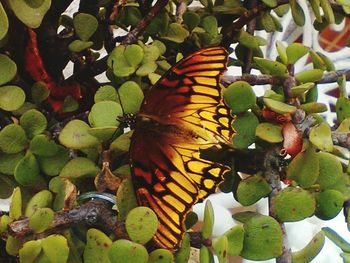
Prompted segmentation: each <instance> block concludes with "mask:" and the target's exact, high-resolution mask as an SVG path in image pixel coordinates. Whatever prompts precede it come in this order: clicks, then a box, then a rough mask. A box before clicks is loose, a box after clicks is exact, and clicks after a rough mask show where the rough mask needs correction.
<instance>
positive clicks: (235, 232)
mask: <svg viewBox="0 0 350 263" xmlns="http://www.w3.org/2000/svg"><path fill="white" fill-rule="evenodd" d="M224 235H225V236H226V237H227V241H228V249H227V253H228V254H229V255H230V256H238V255H240V254H241V251H242V249H243V241H244V227H243V225H236V226H234V227H232V228H230V229H229V230H227V231H226V232H225V234H224Z"/></svg>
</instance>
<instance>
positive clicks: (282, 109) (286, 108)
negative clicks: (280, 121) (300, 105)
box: [263, 98, 297, 114]
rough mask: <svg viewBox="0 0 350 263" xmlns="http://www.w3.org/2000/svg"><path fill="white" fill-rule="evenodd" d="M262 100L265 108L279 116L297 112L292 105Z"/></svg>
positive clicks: (267, 99)
mask: <svg viewBox="0 0 350 263" xmlns="http://www.w3.org/2000/svg"><path fill="white" fill-rule="evenodd" d="M263 100H264V103H265V105H266V107H268V108H269V109H271V110H272V111H274V112H277V113H280V114H284V113H294V112H295V111H296V110H297V108H296V107H295V106H293V105H289V104H286V103H283V102H280V101H277V100H274V99H270V98H264V99H263Z"/></svg>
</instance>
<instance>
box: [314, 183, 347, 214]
mask: <svg viewBox="0 0 350 263" xmlns="http://www.w3.org/2000/svg"><path fill="white" fill-rule="evenodd" d="M344 201H345V199H344V195H343V194H342V193H341V192H339V191H337V190H333V189H330V190H326V191H322V192H320V193H318V194H316V202H317V207H316V213H315V215H316V216H317V217H318V218H320V219H322V220H329V219H332V218H334V217H336V216H337V215H338V214H339V212H340V211H341V210H342V209H343V204H344Z"/></svg>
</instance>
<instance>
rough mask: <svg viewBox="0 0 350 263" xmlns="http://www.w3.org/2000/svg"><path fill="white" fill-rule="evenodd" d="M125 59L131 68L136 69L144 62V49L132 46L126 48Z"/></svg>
mask: <svg viewBox="0 0 350 263" xmlns="http://www.w3.org/2000/svg"><path fill="white" fill-rule="evenodd" d="M124 57H125V59H126V61H127V62H128V63H129V65H130V66H132V67H134V68H136V67H137V66H138V65H139V64H140V63H141V61H142V60H143V57H144V52H143V49H142V47H140V46H139V45H136V44H132V45H128V46H126V47H125V50H124Z"/></svg>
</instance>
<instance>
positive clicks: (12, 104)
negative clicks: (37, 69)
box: [0, 62, 25, 111]
mask: <svg viewBox="0 0 350 263" xmlns="http://www.w3.org/2000/svg"><path fill="white" fill-rule="evenodd" d="M0 63H1V62H0ZM24 101H25V93H24V91H23V90H22V89H21V88H20V87H17V86H3V87H0V109H3V110H5V111H15V110H18V109H19V108H20V107H21V106H22V105H23V103H24Z"/></svg>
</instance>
